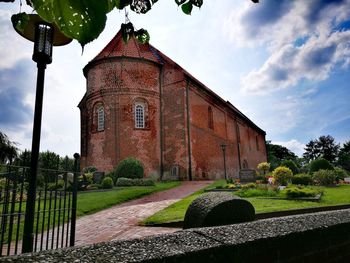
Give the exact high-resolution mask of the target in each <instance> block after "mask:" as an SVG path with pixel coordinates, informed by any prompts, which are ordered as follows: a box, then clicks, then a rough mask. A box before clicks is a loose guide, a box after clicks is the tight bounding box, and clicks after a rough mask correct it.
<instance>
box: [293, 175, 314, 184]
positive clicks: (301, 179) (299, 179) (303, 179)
mask: <svg viewBox="0 0 350 263" xmlns="http://www.w3.org/2000/svg"><path fill="white" fill-rule="evenodd" d="M292 184H299V185H311V184H312V177H311V175H309V174H296V175H294V176H293V177H292Z"/></svg>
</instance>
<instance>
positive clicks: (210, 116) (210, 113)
mask: <svg viewBox="0 0 350 263" xmlns="http://www.w3.org/2000/svg"><path fill="white" fill-rule="evenodd" d="M208 128H209V129H212V130H213V129H214V120H213V109H212V108H211V107H210V106H209V107H208Z"/></svg>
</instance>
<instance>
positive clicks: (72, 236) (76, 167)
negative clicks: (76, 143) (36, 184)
mask: <svg viewBox="0 0 350 263" xmlns="http://www.w3.org/2000/svg"><path fill="white" fill-rule="evenodd" d="M79 159H80V155H79V154H78V153H75V154H74V176H73V189H72V190H73V196H72V218H71V220H72V222H71V228H70V242H69V245H70V246H71V247H73V246H74V242H75V223H76V219H77V190H78V189H77V184H78V174H79V172H80V164H79Z"/></svg>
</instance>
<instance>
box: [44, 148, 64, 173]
mask: <svg viewBox="0 0 350 263" xmlns="http://www.w3.org/2000/svg"><path fill="white" fill-rule="evenodd" d="M39 166H40V168H41V169H50V170H58V169H59V166H60V156H59V155H58V154H56V153H54V152H50V151H46V152H41V153H40V154H39Z"/></svg>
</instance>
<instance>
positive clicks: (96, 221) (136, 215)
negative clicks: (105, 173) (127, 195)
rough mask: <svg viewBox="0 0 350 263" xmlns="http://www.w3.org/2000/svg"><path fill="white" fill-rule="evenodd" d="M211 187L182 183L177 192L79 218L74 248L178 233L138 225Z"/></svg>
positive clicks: (172, 230)
mask: <svg viewBox="0 0 350 263" xmlns="http://www.w3.org/2000/svg"><path fill="white" fill-rule="evenodd" d="M211 183H212V181H196V182H182V184H181V185H180V186H178V187H176V188H172V189H169V190H165V191H162V192H158V193H154V194H151V195H148V196H145V197H143V198H140V199H136V200H133V201H130V202H126V203H123V204H121V205H116V206H114V207H111V208H108V209H105V210H103V211H100V212H97V213H95V214H92V215H87V216H84V217H82V218H79V219H78V220H77V228H76V238H75V240H76V241H75V245H86V244H93V243H99V242H104V241H109V240H121V239H130V238H136V237H144V236H150V235H156V234H162V233H172V232H175V231H177V230H178V228H166V227H142V226H138V225H137V224H138V222H139V221H141V220H143V219H145V218H147V217H149V216H151V215H152V214H154V213H155V212H157V211H159V210H162V209H163V208H165V207H167V206H169V205H171V204H172V203H175V202H177V201H178V200H180V199H182V198H184V197H185V196H188V195H190V194H192V193H193V192H196V191H197V190H199V189H201V188H203V187H205V186H207V185H209V184H211ZM96 202H98V200H96Z"/></svg>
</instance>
